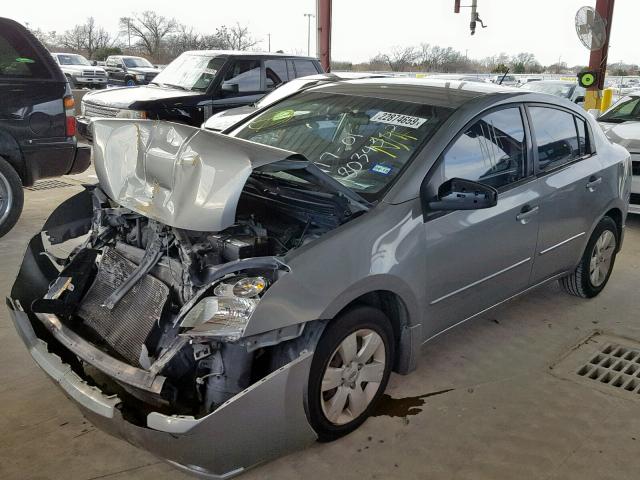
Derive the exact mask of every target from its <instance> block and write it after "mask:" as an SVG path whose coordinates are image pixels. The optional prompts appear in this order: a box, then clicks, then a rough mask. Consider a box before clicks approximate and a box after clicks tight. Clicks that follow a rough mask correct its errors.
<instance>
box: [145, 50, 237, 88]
mask: <svg viewBox="0 0 640 480" xmlns="http://www.w3.org/2000/svg"><path fill="white" fill-rule="evenodd" d="M224 62H225V58H223V57H211V56H207V55H191V54H185V53H183V54H182V55H180V56H179V57H178V58H176V59H175V60H174V61H173V62H171V63H170V64H169V65H167V68H165V69H164V70H163V71H162V72H160V73H159V74H158V76H157V77H156V78H155V79H154V80H153V82H152V83H156V84H158V85H166V86H170V87H177V88H181V89H183V90H194V91H200V92H204V91H206V90H207V89H208V88H209V85H210V84H211V82H212V81H213V79H214V78H215V76H216V75H217V73H218V71H220V68H222V65H224Z"/></svg>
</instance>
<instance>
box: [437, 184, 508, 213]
mask: <svg viewBox="0 0 640 480" xmlns="http://www.w3.org/2000/svg"><path fill="white" fill-rule="evenodd" d="M425 203H426V205H427V206H428V207H429V210H433V211H450V210H479V209H482V208H491V207H493V206H495V205H496V204H497V203H498V191H497V190H496V189H495V188H493V187H490V186H489V185H485V184H483V183H479V182H472V181H471V180H464V179H462V178H452V179H451V180H447V181H446V182H444V183H443V184H442V185H440V187H439V188H438V196H437V198H436V199H435V200H431V201H428V202H425Z"/></svg>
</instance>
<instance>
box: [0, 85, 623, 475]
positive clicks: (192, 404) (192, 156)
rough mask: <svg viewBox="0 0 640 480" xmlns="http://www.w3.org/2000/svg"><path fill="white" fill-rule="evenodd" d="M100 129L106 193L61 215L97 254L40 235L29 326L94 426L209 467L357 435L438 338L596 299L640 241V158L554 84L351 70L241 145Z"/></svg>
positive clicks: (163, 130)
mask: <svg viewBox="0 0 640 480" xmlns="http://www.w3.org/2000/svg"><path fill="white" fill-rule="evenodd" d="M94 134H95V137H94V138H95V141H94V162H95V168H96V173H97V175H98V179H99V185H98V186H91V187H89V188H88V189H87V190H86V191H84V192H82V193H80V194H78V195H77V196H75V197H72V198H71V199H69V200H67V202H65V203H63V204H62V205H61V206H60V207H59V208H58V210H56V211H55V212H54V213H53V215H52V217H51V218H50V219H49V220H48V221H47V223H46V224H45V226H44V234H45V235H46V237H47V238H49V242H47V244H49V243H51V244H52V247H47V248H52V249H56V251H67V252H68V251H72V249H71V248H67V247H66V246H65V245H62V247H63V248H59V247H60V245H57V244H59V243H60V242H65V241H68V242H74V243H73V244H74V245H78V244H79V242H78V239H77V238H75V239H74V237H80V239H81V240H82V243H81V244H80V247H79V248H76V249H75V250H73V253H72V254H71V255H69V256H68V257H67V258H65V256H63V255H61V254H60V253H58V254H57V255H56V256H54V255H53V253H51V252H49V253H50V254H49V255H43V251H44V250H45V248H44V247H43V243H42V241H41V238H42V237H41V235H40V234H38V235H37V236H35V237H34V239H33V240H32V241H31V243H30V244H29V248H28V250H27V253H26V259H25V261H24V263H23V265H22V267H21V269H20V272H19V274H18V278H17V280H16V282H15V284H14V286H13V290H12V292H11V298H10V299H8V305H9V308H10V312H11V316H12V318H13V321H14V323H15V326H16V328H17V329H18V332H19V335H20V338H21V339H22V340H23V341H24V342H25V343H26V345H27V347H28V348H29V351H30V352H31V353H32V355H33V357H34V360H35V361H36V362H37V363H38V364H39V365H40V366H41V367H42V368H43V369H44V370H45V371H46V372H47V373H48V374H49V375H50V376H52V377H53V378H54V379H56V380H57V381H56V384H57V386H58V387H60V388H62V389H63V390H64V391H65V392H66V393H67V396H69V397H70V398H71V399H72V401H74V402H75V403H76V404H77V405H78V406H79V407H80V409H81V410H82V412H83V413H84V414H85V415H86V417H87V418H88V419H89V420H90V421H91V422H92V423H94V424H95V425H96V426H98V427H100V428H103V429H105V430H107V431H109V432H111V433H112V434H114V435H116V436H119V437H122V438H126V439H127V440H129V441H130V442H132V443H134V444H136V445H138V446H140V447H142V448H145V449H147V450H150V451H152V452H153V453H155V454H156V455H158V456H160V457H163V458H165V459H167V460H168V461H170V462H171V463H172V464H173V465H175V466H178V467H180V468H181V469H183V470H186V471H190V472H192V473H195V474H199V475H201V476H207V478H214V477H215V478H228V477H229V476H232V475H235V474H238V473H240V472H242V471H244V470H246V469H247V468H249V467H251V466H253V465H255V464H257V463H260V462H264V461H266V460H268V459H270V458H273V457H274V456H277V455H279V454H282V453H285V452H288V451H291V450H295V449H298V448H301V447H302V446H303V445H306V444H308V443H310V442H313V441H314V440H315V439H316V438H320V439H322V440H332V439H336V438H338V437H340V436H342V435H345V434H347V433H349V432H351V431H353V430H354V429H356V428H357V427H358V426H359V425H361V424H362V423H363V422H364V421H365V420H366V418H367V417H368V416H369V415H370V414H371V413H372V412H373V411H374V409H375V407H376V403H377V401H378V400H379V399H380V396H381V395H382V393H383V391H384V389H385V386H386V384H387V381H388V379H389V374H390V372H391V371H392V370H393V371H396V372H398V373H402V374H407V373H409V372H410V371H411V370H412V369H414V368H415V366H416V361H417V358H418V355H420V346H421V345H422V344H423V343H425V342H427V341H430V340H432V339H434V338H436V337H437V336H438V335H439V334H441V333H442V332H444V331H446V330H448V329H450V328H452V327H454V326H456V325H459V324H461V323H462V322H464V321H466V320H469V319H471V318H473V317H475V316H477V315H479V314H480V313H482V312H485V311H486V310H488V309H490V308H492V307H493V306H495V305H498V304H501V303H502V302H504V301H506V300H508V299H511V298H513V297H515V296H517V295H519V294H521V293H524V292H527V291H528V290H530V289H531V288H533V287H536V286H538V285H542V284H545V283H547V282H550V281H553V280H557V279H560V282H561V284H562V286H563V287H564V288H565V289H566V290H567V291H568V292H569V293H571V294H573V295H576V296H578V297H585V298H588V297H594V296H596V295H598V294H599V293H600V292H601V291H602V290H603V288H604V287H605V285H606V284H607V281H608V279H609V276H610V274H611V271H612V269H613V265H614V262H615V258H616V254H617V252H618V251H619V250H620V247H621V245H622V241H623V234H624V224H625V217H626V214H627V204H628V198H629V189H630V183H631V179H630V175H629V174H628V172H629V171H630V169H629V154H628V152H627V151H626V150H624V149H623V148H622V147H620V146H618V145H614V144H612V143H611V142H609V141H608V140H607V139H606V137H605V136H604V133H603V132H602V130H601V129H600V128H599V127H598V125H597V123H596V122H595V120H594V119H593V118H592V117H591V116H590V115H588V114H587V113H586V112H585V111H584V110H583V109H580V108H578V107H577V106H576V105H575V104H573V103H571V102H569V101H566V100H564V99H560V98H556V97H551V96H549V95H541V94H536V93H531V92H527V91H522V90H519V89H505V88H498V87H496V86H494V85H488V84H487V85H485V84H480V83H473V82H453V81H447V82H443V81H433V80H432V81H427V80H420V79H406V78H405V79H400V78H384V79H366V80H352V81H341V82H333V83H328V84H324V85H320V86H317V87H313V88H309V89H306V90H303V91H301V92H299V93H297V94H294V95H292V96H290V97H287V98H285V99H283V100H282V101H280V102H277V103H275V104H273V105H271V106H269V107H267V108H265V109H264V110H261V111H260V112H259V113H258V114H257V115H254V116H251V117H249V118H247V119H246V120H245V121H244V122H242V123H241V124H240V125H239V126H238V127H237V128H236V129H234V130H233V131H232V132H230V133H229V134H228V135H222V134H219V133H215V132H210V131H207V130H204V129H199V128H193V127H190V126H187V125H180V124H176V123H170V122H153V121H148V120H129V121H123V120H114V119H100V120H96V121H95V122H94ZM61 257H63V258H61ZM51 262H55V265H54V266H55V267H56V268H53V267H52V265H51Z"/></svg>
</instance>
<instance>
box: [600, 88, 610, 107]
mask: <svg viewBox="0 0 640 480" xmlns="http://www.w3.org/2000/svg"><path fill="white" fill-rule="evenodd" d="M611 100H613V88H605V89H604V90H603V91H602V102H601V104H600V111H602V112H604V111H605V110H608V109H609V107H610V106H611Z"/></svg>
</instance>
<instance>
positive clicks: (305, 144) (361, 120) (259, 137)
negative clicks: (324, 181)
mask: <svg viewBox="0 0 640 480" xmlns="http://www.w3.org/2000/svg"><path fill="white" fill-rule="evenodd" d="M451 111H452V110H451V109H449V108H444V107H436V106H432V105H424V104H419V103H408V102H401V101H396V100H387V99H379V98H372V97H361V96H355V95H344V94H341V95H337V94H331V93H322V92H319V91H307V92H302V93H300V94H297V95H294V96H292V97H290V98H287V99H284V100H282V101H281V102H279V103H278V104H276V105H273V106H271V107H269V108H267V109H266V110H265V111H264V112H263V113H261V114H260V115H258V116H257V117H254V118H252V119H251V120H249V121H248V123H246V124H244V125H243V126H241V127H240V128H239V129H238V130H236V131H235V132H234V133H233V135H235V136H236V137H239V138H242V139H245V140H250V141H253V142H257V143H262V144H265V145H269V146H274V147H278V148H282V149H285V150H290V151H292V152H296V153H299V154H301V155H303V156H304V157H305V158H307V159H308V160H310V161H311V162H314V163H315V164H316V165H317V166H318V167H319V168H320V169H321V170H323V171H324V172H325V173H327V174H328V175H330V176H331V177H333V178H334V179H336V180H338V181H339V182H340V183H342V184H343V185H345V186H346V187H348V188H351V189H352V190H354V191H356V192H358V193H359V194H361V195H363V196H365V197H368V198H371V199H373V200H375V199H377V198H379V196H380V195H381V194H382V192H383V190H384V189H385V188H386V187H387V186H388V185H390V184H391V182H392V181H393V179H394V178H396V177H397V176H398V174H399V173H400V172H401V170H402V168H403V167H404V166H405V165H406V164H407V162H408V161H409V160H410V158H411V157H412V155H413V154H414V153H416V152H417V151H418V149H419V148H420V146H421V145H422V143H423V142H424V141H425V140H426V139H427V138H428V137H430V136H431V135H432V134H433V132H434V131H435V130H436V129H437V128H438V127H439V126H440V125H441V124H442V122H443V121H444V120H445V119H446V118H448V116H449V115H450V114H451ZM274 175H275V174H274Z"/></svg>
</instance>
